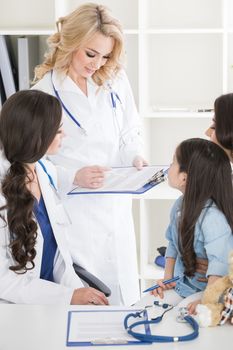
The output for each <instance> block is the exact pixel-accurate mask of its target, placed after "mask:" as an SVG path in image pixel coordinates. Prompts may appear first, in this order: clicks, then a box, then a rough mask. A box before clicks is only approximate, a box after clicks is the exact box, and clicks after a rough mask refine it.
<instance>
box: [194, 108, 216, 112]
mask: <svg viewBox="0 0 233 350" xmlns="http://www.w3.org/2000/svg"><path fill="white" fill-rule="evenodd" d="M197 111H198V113H205V112H213V109H212V108H203V109H198V110H197Z"/></svg>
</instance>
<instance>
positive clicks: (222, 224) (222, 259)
mask: <svg viewBox="0 0 233 350" xmlns="http://www.w3.org/2000/svg"><path fill="white" fill-rule="evenodd" d="M168 180H169V184H170V186H172V187H174V188H177V189H178V190H180V191H181V192H182V193H183V195H182V196H181V197H180V198H179V199H178V200H177V201H176V202H175V204H174V206H173V208H172V210H171V216H170V218H171V219H170V225H169V227H168V229H167V232H166V237H167V239H168V241H169V244H168V248H167V251H166V266H165V273H164V279H162V280H159V281H158V283H159V284H160V288H158V289H157V290H154V291H153V294H154V295H155V296H157V295H159V296H160V297H162V298H163V297H164V293H163V292H164V291H165V290H167V289H172V288H174V287H175V293H174V294H176V295H178V296H180V299H182V298H184V297H188V296H190V295H192V294H194V293H198V292H201V291H203V290H204V289H205V288H206V286H207V283H208V284H211V283H213V282H214V281H215V280H216V279H218V278H219V277H221V276H224V275H226V274H227V272H228V255H229V252H230V250H232V249H233V233H232V232H233V189H232V180H231V166H230V162H229V159H228V157H227V155H226V153H225V152H224V151H223V150H222V149H221V148H220V147H219V146H218V145H216V144H215V143H213V142H211V141H208V140H203V139H189V140H186V141H183V142H182V143H181V144H180V145H179V146H178V147H177V149H176V152H175V155H174V159H173V163H172V164H171V166H170V169H169V172H168ZM198 258H200V259H208V268H207V271H206V274H205V275H203V274H200V273H199V272H197V271H196V260H197V259H198ZM177 275H178V276H179V277H180V279H179V280H178V281H177V282H176V283H174V282H173V283H170V284H166V285H165V284H163V281H164V280H165V279H170V278H172V277H174V276H177ZM205 277H207V279H208V282H200V278H205ZM170 292H171V291H170ZM172 292H174V291H172ZM177 300H178V299H177ZM198 302H199V301H198V300H197V301H195V302H192V303H190V304H189V305H188V308H189V312H190V313H194V312H195V307H196V305H197V303H198Z"/></svg>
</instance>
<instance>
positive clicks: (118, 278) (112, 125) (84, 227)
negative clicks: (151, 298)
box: [34, 71, 142, 305]
mask: <svg viewBox="0 0 233 350" xmlns="http://www.w3.org/2000/svg"><path fill="white" fill-rule="evenodd" d="M53 83H54V86H55V88H56V90H57V91H58V93H59V95H60V97H61V99H62V101H63V103H64V104H65V105H66V107H67V108H68V109H69V111H70V112H71V113H72V114H73V116H74V117H75V118H76V119H77V120H78V122H79V123H80V124H81V126H82V127H83V128H84V129H85V132H86V133H84V132H83V130H82V129H80V128H79V127H78V126H77V125H76V124H75V123H74V122H73V121H72V120H71V118H70V117H69V116H68V115H67V113H66V112H65V111H64V110H63V127H64V131H65V134H66V137H65V139H64V140H63V146H62V148H61V149H60V151H59V153H58V154H57V155H56V156H53V157H52V158H51V160H52V161H53V162H54V164H57V165H63V166H65V167H66V168H69V169H70V170H71V173H72V174H74V172H75V170H77V169H81V168H82V167H84V166H88V165H101V166H122V165H132V161H133V159H134V157H135V156H136V155H140V154H141V146H142V144H141V137H140V121H139V117H138V113H137V110H136V107H135V103H134V99H133V95H132V91H131V88H130V85H129V82H128V79H127V77H126V74H125V73H124V72H123V71H122V72H121V73H120V74H119V76H118V78H117V79H116V80H115V81H114V83H113V84H111V86H112V89H113V91H115V92H117V94H118V95H119V97H120V100H121V102H119V101H118V100H116V105H117V108H116V114H114V113H113V108H112V104H111V96H110V91H109V88H108V86H107V84H106V85H105V87H101V88H99V87H98V86H97V85H96V84H95V83H94V82H93V80H92V79H91V78H90V79H88V81H87V90H88V97H87V96H86V95H85V94H84V93H83V92H82V91H81V90H80V89H79V87H78V86H77V85H76V84H75V83H74V82H73V81H72V80H71V79H70V78H69V77H68V76H64V75H63V76H62V75H59V74H58V73H57V72H56V71H54V73H53ZM34 89H39V90H43V91H45V92H48V93H50V94H52V95H55V93H54V89H53V86H52V82H51V73H47V74H46V75H45V76H44V77H43V79H42V80H41V81H39V82H38V83H37V84H36V85H35V86H34ZM64 204H65V206H66V209H67V211H68V212H69V214H70V217H71V220H72V224H73V225H72V227H71V230H69V242H70V249H71V254H72V257H73V259H74V261H75V262H76V263H78V264H80V265H81V266H83V267H84V268H86V269H87V270H88V271H90V272H92V273H93V274H95V275H96V276H97V277H99V278H100V279H101V280H102V281H103V282H105V283H106V284H107V285H108V286H109V287H110V288H111V290H112V296H111V298H110V302H111V303H112V304H121V303H124V304H126V305H130V304H132V303H134V302H136V301H137V300H138V299H139V281H138V270H137V254H136V242H135V234H134V227H133V219H132V198H131V196H129V195H77V196H70V197H69V198H68V200H66V201H65V203H64Z"/></svg>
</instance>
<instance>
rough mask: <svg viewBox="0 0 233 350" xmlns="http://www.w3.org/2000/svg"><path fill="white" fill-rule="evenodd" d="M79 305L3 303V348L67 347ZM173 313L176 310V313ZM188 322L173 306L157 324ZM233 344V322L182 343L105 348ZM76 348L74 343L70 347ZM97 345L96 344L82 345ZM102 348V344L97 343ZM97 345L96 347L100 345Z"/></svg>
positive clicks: (181, 328)
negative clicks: (69, 316) (178, 318)
mask: <svg viewBox="0 0 233 350" xmlns="http://www.w3.org/2000/svg"><path fill="white" fill-rule="evenodd" d="M79 308H80V307H75V306H69V307H66V306H46V305H42V306H39V305H33V306H31V305H9V304H8V305H6V304H0V350H13V349H14V350H32V349H33V350H47V349H48V350H65V349H66V350H67V349H68V348H67V347H66V345H65V339H66V327H67V314H68V310H77V309H79ZM172 313H173V314H172ZM187 327H188V326H187V325H184V324H181V323H180V324H178V323H176V321H175V315H174V312H173V310H172V311H171V313H170V314H169V316H168V315H167V317H166V319H164V321H163V322H162V323H161V324H160V325H158V326H156V328H155V330H156V333H157V334H167V335H177V333H180V332H181V333H182V334H185V333H186V334H187V333H190V329H189V328H187ZM230 344H233V326H231V325H230V324H228V325H224V326H222V327H214V328H204V329H203V328H201V329H200V335H199V337H198V338H197V339H195V340H193V341H190V342H183V343H182V342H181V343H162V344H161V343H160V344H158V343H155V344H153V345H144V346H121V347H118V346H105V347H104V350H110V349H111V350H113V349H118V348H121V350H124V349H125V350H129V349H131V350H135V349H137V350H139V349H148V350H150V349H157V350H158V349H159V350H182V349H185V350H194V349H195V350H203V349H211V350H219V349H221V348H222V349H223V348H224V349H225V348H228V347H229V345H230ZM230 347H231V345H230ZM72 348H73V349H75V347H71V348H70V349H72ZM78 348H79V349H91V348H92V349H93V346H92V347H78ZM97 348H98V349H100V347H97ZM97 348H96V349H97Z"/></svg>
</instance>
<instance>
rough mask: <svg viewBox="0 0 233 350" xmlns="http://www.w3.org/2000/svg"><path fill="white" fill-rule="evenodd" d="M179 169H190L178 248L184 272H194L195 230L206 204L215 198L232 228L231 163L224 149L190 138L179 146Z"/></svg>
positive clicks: (189, 274)
mask: <svg viewBox="0 0 233 350" xmlns="http://www.w3.org/2000/svg"><path fill="white" fill-rule="evenodd" d="M176 158H177V161H178V164H179V167H180V172H185V173H187V180H186V187H185V193H184V198H183V202H182V208H181V216H180V221H179V226H178V231H179V248H180V251H181V254H182V258H183V263H184V267H185V274H186V275H187V276H193V275H194V272H195V267H196V254H195V251H194V247H193V243H194V230H195V225H196V223H197V220H198V218H199V216H200V214H201V212H202V210H203V208H204V207H205V206H206V204H207V201H208V200H210V201H213V202H214V203H215V204H216V206H217V207H218V209H219V210H221V211H222V213H223V214H224V215H225V217H226V220H227V222H228V224H229V225H230V227H231V229H232V231H233V187H232V177H231V166H230V162H229V158H228V156H227V154H226V153H225V152H224V150H223V149H222V148H221V147H220V146H218V145H216V144H215V143H213V142H211V141H208V140H204V139H198V138H194V139H188V140H185V141H183V142H182V143H181V144H180V145H179V146H178V147H177V150H176Z"/></svg>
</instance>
